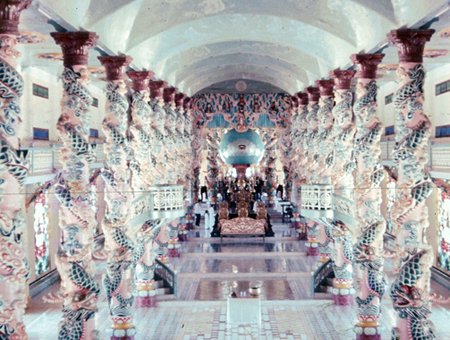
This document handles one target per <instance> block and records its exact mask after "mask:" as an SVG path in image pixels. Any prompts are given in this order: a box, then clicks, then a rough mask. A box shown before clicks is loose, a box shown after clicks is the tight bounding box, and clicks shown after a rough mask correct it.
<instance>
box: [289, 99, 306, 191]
mask: <svg viewBox="0 0 450 340" xmlns="http://www.w3.org/2000/svg"><path fill="white" fill-rule="evenodd" d="M297 97H298V98H299V107H298V114H297V115H296V119H295V123H294V124H295V131H296V133H295V135H294V136H295V145H294V148H295V149H294V155H293V157H294V169H295V173H296V174H295V175H294V176H296V177H294V182H295V184H296V187H299V186H300V185H301V184H303V183H304V182H305V180H306V174H305V165H306V160H307V156H306V150H305V143H306V138H307V134H308V124H307V123H306V122H307V117H308V94H307V93H304V92H298V93H297Z"/></svg>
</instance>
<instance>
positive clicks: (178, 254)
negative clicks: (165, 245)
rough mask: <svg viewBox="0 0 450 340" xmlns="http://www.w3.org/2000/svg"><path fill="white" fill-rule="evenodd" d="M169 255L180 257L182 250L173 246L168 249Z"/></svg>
mask: <svg viewBox="0 0 450 340" xmlns="http://www.w3.org/2000/svg"><path fill="white" fill-rule="evenodd" d="M167 256H169V257H180V252H179V251H178V249H175V248H172V249H168V250H167Z"/></svg>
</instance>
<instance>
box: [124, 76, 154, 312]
mask: <svg viewBox="0 0 450 340" xmlns="http://www.w3.org/2000/svg"><path fill="white" fill-rule="evenodd" d="M127 74H128V77H129V78H130V79H131V80H132V84H131V88H132V91H133V92H132V97H131V117H132V121H131V126H130V131H131V133H132V134H133V139H132V148H133V152H134V158H133V162H132V163H131V165H130V167H131V170H132V182H131V183H132V188H133V191H134V195H136V196H140V195H146V192H147V190H148V188H149V187H150V186H151V185H152V184H153V179H154V178H153V176H152V175H149V174H148V172H149V171H147V170H148V166H149V165H148V163H149V161H150V157H149V146H150V143H151V142H152V141H151V138H150V129H151V126H150V124H151V122H150V117H151V115H152V108H151V106H150V105H149V99H150V97H149V85H148V84H149V79H150V78H151V76H152V72H150V71H129V72H127ZM159 223H160V221H159V220H149V221H146V222H145V223H144V224H143V225H142V226H141V227H140V229H139V230H138V233H137V237H136V246H135V251H134V257H135V259H134V261H135V262H136V273H135V281H136V295H137V296H136V307H153V306H155V303H156V302H155V301H156V300H155V298H156V297H155V294H156V290H155V288H156V287H155V286H154V280H153V267H152V265H153V240H154V238H155V235H156V234H157V233H158V231H159Z"/></svg>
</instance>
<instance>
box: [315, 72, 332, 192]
mask: <svg viewBox="0 0 450 340" xmlns="http://www.w3.org/2000/svg"><path fill="white" fill-rule="evenodd" d="M316 84H317V86H318V87H319V91H320V99H319V111H318V112H317V119H318V123H319V126H318V138H319V140H318V143H319V144H318V146H319V147H318V149H317V152H318V154H319V159H318V161H319V168H318V169H317V170H318V171H317V173H318V177H319V183H320V184H331V178H330V176H331V173H332V172H333V165H334V138H333V136H332V135H331V131H332V128H333V121H334V119H333V115H332V110H333V106H334V99H333V86H334V81H333V80H318V81H317V82H316Z"/></svg>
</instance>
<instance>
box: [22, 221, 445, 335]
mask: <svg viewBox="0 0 450 340" xmlns="http://www.w3.org/2000/svg"><path fill="white" fill-rule="evenodd" d="M274 231H275V234H276V237H273V238H266V242H265V244H264V243H263V242H262V240H260V239H256V238H252V239H225V240H224V241H223V244H220V239H215V238H210V237H208V234H209V232H208V231H205V230H204V229H201V228H200V229H197V230H195V231H194V232H192V233H191V235H190V236H191V237H190V240H189V241H188V242H186V243H183V244H182V256H181V258H179V259H171V266H172V267H173V269H174V270H175V271H176V272H177V282H178V294H177V295H178V301H167V302H160V303H159V305H158V307H156V308H153V309H139V310H136V311H135V324H136V325H137V336H136V340H140V339H157V340H165V339H167V340H172V339H231V340H235V339H237V340H239V339H327V340H328V339H343V340H344V339H353V338H354V334H353V323H354V320H355V313H356V311H355V309H354V307H337V306H334V305H333V303H332V302H331V300H327V296H326V295H325V296H323V295H322V296H321V299H322V300H317V299H315V300H313V299H311V296H310V292H309V289H310V288H309V283H310V275H311V274H310V273H311V271H312V269H313V268H314V266H315V264H316V262H317V259H316V258H311V257H307V256H306V255H305V247H304V242H299V241H297V240H296V239H295V237H292V236H290V235H294V234H293V233H292V229H289V227H288V224H281V223H274ZM196 234H197V235H198V236H199V237H195V235H196ZM200 236H201V237H200ZM99 268H100V267H99ZM99 271H100V270H99ZM255 284H258V285H260V286H261V288H262V294H261V300H262V303H261V304H262V323H261V326H260V327H257V326H256V325H240V326H232V325H230V324H227V322H226V318H227V315H226V312H227V311H226V309H227V308H226V298H227V296H228V294H229V293H230V292H231V291H235V292H237V293H238V295H239V292H247V291H248V287H249V286H253V285H255ZM53 289H55V288H53ZM433 289H434V290H437V291H438V292H439V294H444V295H448V290H447V289H445V288H443V287H438V286H437V285H436V284H433ZM384 302H385V309H384V314H383V326H384V334H383V339H388V338H389V334H390V328H391V326H392V324H393V322H394V321H393V320H394V319H395V314H394V312H393V310H392V307H391V305H390V300H389V298H388V296H387V295H385V297H384ZM448 307H449V306H439V305H436V306H434V309H433V315H432V320H433V321H434V322H435V324H436V325H437V328H438V339H443V340H446V339H450V323H448V322H447V320H448V318H449V317H450V311H449V309H448ZM59 318H60V311H59V308H58V307H57V306H52V305H46V304H43V303H42V302H41V300H40V297H36V298H34V299H33V300H32V301H31V304H30V307H29V312H28V314H27V315H26V320H25V321H26V325H27V329H28V332H29V335H30V339H32V340H33V339H36V340H37V339H43V340H44V339H45V340H47V339H56V338H57V324H58V321H59ZM96 325H97V329H98V332H99V336H98V339H108V328H109V326H110V321H109V318H108V310H107V303H106V300H105V298H104V296H103V295H102V298H101V300H100V302H99V312H98V313H97V315H96Z"/></svg>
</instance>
